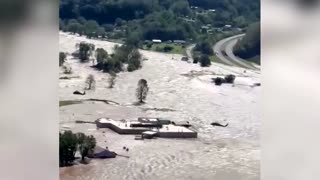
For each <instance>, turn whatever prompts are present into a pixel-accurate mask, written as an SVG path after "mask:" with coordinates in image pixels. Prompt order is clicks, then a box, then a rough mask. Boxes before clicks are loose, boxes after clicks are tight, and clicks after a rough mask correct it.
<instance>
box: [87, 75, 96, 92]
mask: <svg viewBox="0 0 320 180" xmlns="http://www.w3.org/2000/svg"><path fill="white" fill-rule="evenodd" d="M95 87H96V80H95V78H94V76H93V75H92V74H89V75H88V77H87V79H86V89H87V90H94V89H95Z"/></svg>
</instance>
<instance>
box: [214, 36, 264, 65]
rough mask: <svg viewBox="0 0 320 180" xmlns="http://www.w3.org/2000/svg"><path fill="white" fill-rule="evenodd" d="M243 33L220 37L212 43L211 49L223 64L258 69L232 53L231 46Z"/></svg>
mask: <svg viewBox="0 0 320 180" xmlns="http://www.w3.org/2000/svg"><path fill="white" fill-rule="evenodd" d="M244 35H245V34H239V35H236V36H232V37H228V38H225V39H222V40H221V41H219V42H217V43H216V44H215V45H214V47H213V50H214V52H215V53H216V56H217V57H218V58H219V59H220V60H221V61H223V62H224V63H225V64H228V65H231V66H240V67H243V68H247V69H254V70H259V68H257V67H256V66H254V65H251V63H250V62H247V61H245V60H243V59H241V58H239V57H237V56H235V55H234V54H233V47H234V46H235V45H236V43H237V41H238V40H239V39H241V38H242V37H243V36H244ZM222 51H225V53H226V55H224V54H223V53H222Z"/></svg>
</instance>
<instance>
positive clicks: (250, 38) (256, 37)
mask: <svg viewBox="0 0 320 180" xmlns="http://www.w3.org/2000/svg"><path fill="white" fill-rule="evenodd" d="M234 53H235V55H236V56H239V57H241V58H243V59H247V60H249V61H253V62H255V63H258V64H260V54H261V46H260V22H257V23H253V24H251V25H250V26H249V27H248V28H247V30H246V35H245V36H244V37H243V38H242V39H241V40H240V41H239V42H238V43H237V44H236V46H235V47H234Z"/></svg>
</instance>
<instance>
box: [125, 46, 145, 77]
mask: <svg viewBox="0 0 320 180" xmlns="http://www.w3.org/2000/svg"><path fill="white" fill-rule="evenodd" d="M141 57H142V56H141V54H140V52H139V50H138V49H133V50H132V51H131V53H130V54H129V55H128V71H129V72H132V71H135V70H137V69H139V68H141Z"/></svg>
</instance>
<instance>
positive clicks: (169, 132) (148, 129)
mask: <svg viewBox="0 0 320 180" xmlns="http://www.w3.org/2000/svg"><path fill="white" fill-rule="evenodd" d="M96 124H97V127H98V128H109V129H112V130H113V131H115V132H117V133H119V134H133V135H142V138H143V137H147V138H152V137H155V136H156V137H165V138H196V137H197V135H198V134H197V132H195V131H193V130H191V129H189V128H187V127H185V126H178V125H175V124H173V123H172V122H171V121H170V120H167V119H161V118H143V117H141V118H138V120H132V121H126V120H124V121H115V120H113V119H109V118H100V119H98V120H97V121H96ZM189 127H190V126H189Z"/></svg>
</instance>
